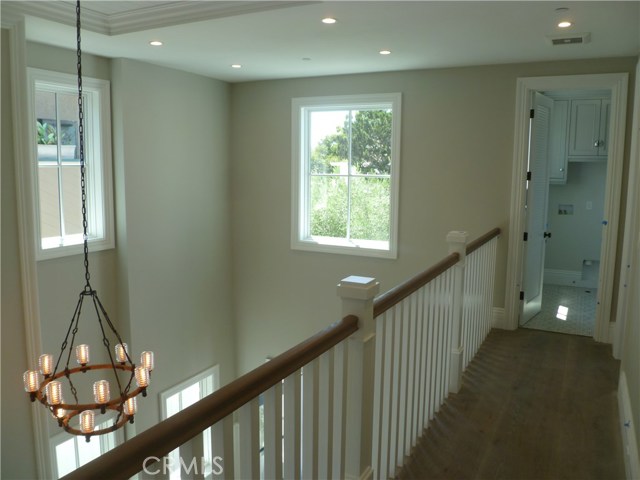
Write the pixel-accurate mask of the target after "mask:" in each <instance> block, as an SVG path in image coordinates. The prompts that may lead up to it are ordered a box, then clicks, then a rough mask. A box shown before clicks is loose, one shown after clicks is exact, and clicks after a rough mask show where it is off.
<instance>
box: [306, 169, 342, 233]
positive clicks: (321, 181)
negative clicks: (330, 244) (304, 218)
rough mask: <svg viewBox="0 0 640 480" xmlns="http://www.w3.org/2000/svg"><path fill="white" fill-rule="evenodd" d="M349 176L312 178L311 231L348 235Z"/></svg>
mask: <svg viewBox="0 0 640 480" xmlns="http://www.w3.org/2000/svg"><path fill="white" fill-rule="evenodd" d="M347 182H348V180H347V177H338V176H329V177H324V176H323V177H317V176H312V177H311V178H310V184H311V185H310V187H311V202H310V205H309V209H310V212H309V213H310V231H311V232H310V233H311V235H317V236H324V237H337V238H346V237H347Z"/></svg>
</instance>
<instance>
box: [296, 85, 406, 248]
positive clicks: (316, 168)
mask: <svg viewBox="0 0 640 480" xmlns="http://www.w3.org/2000/svg"><path fill="white" fill-rule="evenodd" d="M400 107H401V95H400V94H399V93H392V94H379V95H348V96H339V97H313V98H294V99H293V102H292V110H293V111H292V117H293V121H292V125H293V133H292V138H293V152H292V156H293V182H294V184H293V186H292V189H293V205H292V238H291V246H292V248H294V249H300V250H313V251H321V252H331V253H346V254H352V255H367V256H377V257H386V258H396V256H397V223H398V219H397V216H398V180H399V161H400Z"/></svg>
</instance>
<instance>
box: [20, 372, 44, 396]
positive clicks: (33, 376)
mask: <svg viewBox="0 0 640 480" xmlns="http://www.w3.org/2000/svg"><path fill="white" fill-rule="evenodd" d="M22 381H23V382H24V389H25V391H27V392H29V393H33V392H37V391H38V388H39V387H40V375H39V374H38V372H37V371H36V370H27V371H26V372H24V374H23V375H22Z"/></svg>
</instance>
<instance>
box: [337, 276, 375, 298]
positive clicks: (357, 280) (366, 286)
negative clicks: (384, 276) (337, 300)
mask: <svg viewBox="0 0 640 480" xmlns="http://www.w3.org/2000/svg"><path fill="white" fill-rule="evenodd" d="M379 291H380V282H378V281H377V280H376V279H375V278H371V277H361V276H358V275H351V276H349V277H346V278H343V279H342V280H340V283H338V296H340V297H341V298H352V299H356V300H371V299H372V298H374V297H375V296H376V295H377V294H378V292H379Z"/></svg>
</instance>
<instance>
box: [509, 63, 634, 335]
mask: <svg viewBox="0 0 640 480" xmlns="http://www.w3.org/2000/svg"><path fill="white" fill-rule="evenodd" d="M627 84H628V75H627V74H624V73H621V74H598V75H572V76H559V77H529V78H520V79H518V83H517V92H516V119H515V137H514V164H513V174H512V191H511V213H510V229H511V234H510V235H509V257H508V264H507V285H506V301H505V318H506V327H507V328H511V329H515V328H518V326H519V325H520V323H521V319H522V316H523V308H524V303H525V302H524V295H525V292H524V290H523V287H524V267H525V255H526V242H525V241H524V234H525V232H527V215H526V213H527V210H526V209H527V206H526V198H527V186H528V185H527V181H526V178H527V172H528V170H527V167H528V160H529V155H528V154H529V126H530V124H529V120H530V119H529V112H530V110H531V108H532V106H533V98H534V92H556V91H576V90H578V91H603V90H606V91H608V92H610V94H611V97H610V110H609V114H610V118H609V122H608V126H609V130H608V135H609V137H608V142H607V146H608V151H607V162H606V186H605V193H604V206H603V219H602V220H601V225H600V227H599V228H601V254H600V258H599V262H600V263H599V276H598V288H597V293H596V294H595V295H596V313H595V328H594V332H593V337H594V338H595V339H596V340H597V341H601V342H609V341H610V331H611V325H610V311H611V297H612V290H613V281H614V269H615V259H616V245H617V236H618V218H619V211H620V186H621V183H622V165H623V149H624V134H625V119H626V105H627ZM585 206H586V204H585ZM556 207H557V205H556ZM545 232H546V230H543V231H542V232H541V233H542V234H543V235H544V233H545ZM587 260H589V259H587ZM591 260H593V259H591ZM587 266H588V265H587ZM591 266H593V265H591Z"/></svg>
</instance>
